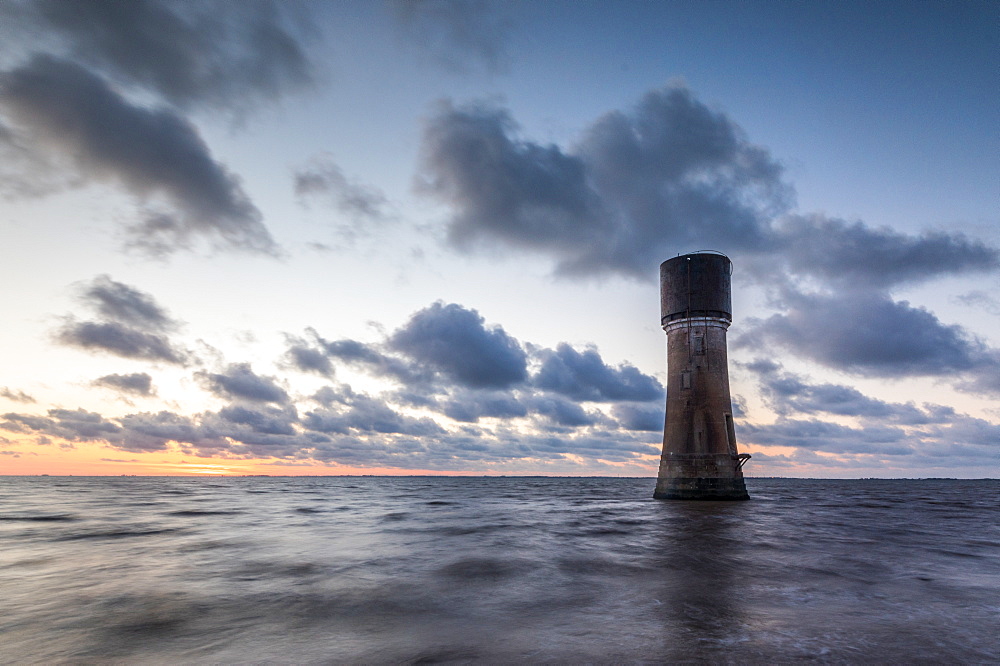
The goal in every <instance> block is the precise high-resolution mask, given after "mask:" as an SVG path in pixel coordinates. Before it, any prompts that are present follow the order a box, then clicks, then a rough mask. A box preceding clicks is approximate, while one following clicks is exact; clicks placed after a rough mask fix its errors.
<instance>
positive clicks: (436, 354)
mask: <svg viewBox="0 0 1000 666" xmlns="http://www.w3.org/2000/svg"><path fill="white" fill-rule="evenodd" d="M387 345H388V347H389V348H390V349H392V350H394V351H397V352H400V353H403V354H406V355H407V356H409V357H410V358H412V359H413V360H415V361H416V362H418V363H421V364H423V365H425V366H427V367H428V368H431V369H433V370H435V371H437V372H439V373H441V374H443V375H445V376H446V377H448V378H449V379H451V380H453V381H456V382H457V383H459V384H460V385H462V386H466V387H470V388H503V387H506V386H510V385H512V384H517V383H519V382H523V381H524V380H525V379H526V378H527V355H526V354H525V352H524V349H523V348H522V347H521V345H520V343H518V341H517V340H515V339H514V338H512V337H510V336H509V335H507V333H506V332H505V331H504V330H503V328H501V327H499V326H493V327H490V328H487V327H486V326H485V320H484V319H483V317H482V316H480V314H479V313H478V312H477V311H475V310H469V309H466V308H464V307H462V306H460V305H456V304H454V303H451V304H448V305H445V304H444V303H441V302H437V303H434V304H433V305H431V306H430V307H428V308H424V309H423V310H420V311H419V312H416V313H414V314H413V315H412V316H411V317H410V320H409V321H408V322H407V323H406V324H405V325H404V326H403V327H402V328H400V329H398V330H397V331H395V332H394V333H393V334H392V335H391V336H390V337H389V339H388V341H387Z"/></svg>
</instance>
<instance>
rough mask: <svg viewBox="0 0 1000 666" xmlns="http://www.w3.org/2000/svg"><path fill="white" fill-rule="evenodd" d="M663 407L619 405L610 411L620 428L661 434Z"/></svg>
mask: <svg viewBox="0 0 1000 666" xmlns="http://www.w3.org/2000/svg"><path fill="white" fill-rule="evenodd" d="M664 412H665V407H664V406H662V405H660V406H658V407H648V406H639V405H633V404H628V403H619V404H617V405H615V406H614V407H613V408H612V409H611V413H612V414H613V415H614V417H615V418H616V419H618V422H619V423H621V425H622V427H623V428H625V429H626V430H640V431H644V432H656V433H661V432H663V423H664Z"/></svg>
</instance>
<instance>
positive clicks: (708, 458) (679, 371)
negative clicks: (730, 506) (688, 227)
mask: <svg viewBox="0 0 1000 666" xmlns="http://www.w3.org/2000/svg"><path fill="white" fill-rule="evenodd" d="M732 272H733V264H732V262H731V261H730V260H729V257H727V256H725V255H724V254H721V253H718V252H695V253H692V254H684V255H680V256H677V257H674V258H673V259H668V260H667V261H664V262H663V263H662V264H660V324H661V325H662V326H663V330H664V332H666V334H667V414H666V419H665V422H664V428H663V454H662V456H661V457H660V472H659V476H658V478H657V481H656V490H655V491H654V492H653V497H654V498H656V499H692V500H693V499H698V500H745V499H750V496H749V495H748V494H747V489H746V484H745V482H744V480H743V469H742V468H743V464H744V463H745V462H746V461H747V460H748V459H749V458H750V456H749V454H746V453H743V454H740V453H739V452H738V451H737V449H736V430H735V428H734V427H733V404H732V399H731V397H730V394H729V360H728V355H727V351H726V331H727V330H728V329H729V325H730V324H731V323H732V320H733V314H732V312H733V308H732V286H731V285H732V281H731V276H732Z"/></svg>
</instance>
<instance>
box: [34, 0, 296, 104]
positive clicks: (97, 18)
mask: <svg viewBox="0 0 1000 666" xmlns="http://www.w3.org/2000/svg"><path fill="white" fill-rule="evenodd" d="M25 9H26V10H27V11H25V12H23V14H22V18H23V19H24V20H27V21H33V22H34V23H35V24H36V25H39V26H40V27H41V29H42V32H43V34H45V35H46V36H47V37H48V39H47V40H42V41H43V46H48V47H49V48H50V49H53V50H56V51H60V52H61V51H65V52H66V53H67V54H68V55H69V56H70V57H72V59H74V60H76V61H78V62H83V63H86V64H87V65H89V66H92V67H95V68H98V69H101V70H103V71H105V72H107V73H108V74H109V75H111V76H112V77H113V78H115V79H116V80H118V81H120V82H122V83H126V84H129V85H133V86H136V87H139V88H142V89H145V90H148V91H154V92H155V93H156V94H158V95H159V96H161V97H162V98H164V99H165V100H168V101H169V102H170V103H172V104H174V105H177V106H180V107H190V106H206V107H210V108H214V109H228V110H233V109H237V110H242V109H245V108H246V107H248V106H251V105H254V104H259V103H261V102H265V103H266V102H271V101H273V100H274V99H276V98H279V97H280V96H282V95H283V94H285V93H287V92H291V91H295V90H298V89H302V88H305V87H308V86H310V85H312V84H313V83H314V79H315V76H314V73H313V67H312V65H311V63H310V62H309V59H308V57H307V52H306V49H305V42H306V41H307V40H308V38H309V36H310V34H311V33H312V30H309V29H307V28H305V26H306V22H305V21H304V20H302V18H303V17H301V16H297V14H298V13H301V10H302V8H301V7H298V6H294V7H293V6H292V5H291V4H289V3H279V2H266V1H255V2H244V3H192V2H171V1H157V0H131V1H130V2H61V1H60V0H38V1H36V2H33V3H30V4H29V5H27V7H26V8H25ZM24 32H25V33H26V34H29V35H30V34H33V32H32V31H30V30H25V31H24ZM54 35H58V37H59V39H53V38H52V37H53V36H54ZM36 45H37V44H36V43H33V44H29V45H28V46H29V47H31V48H34V47H36Z"/></svg>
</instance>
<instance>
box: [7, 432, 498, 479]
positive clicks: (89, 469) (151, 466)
mask: <svg viewBox="0 0 1000 666" xmlns="http://www.w3.org/2000/svg"><path fill="white" fill-rule="evenodd" d="M0 447H2V451H3V454H2V455H0V476H40V475H49V476H122V475H126V476H131V475H134V476H191V477H199V476H202V477H203V476H256V475H267V476H362V475H373V476H412V475H420V476H425V475H426V476H482V475H483V474H484V473H491V472H487V471H485V470H478V471H460V470H428V469H402V468H397V467H353V466H348V465H339V464H336V463H320V462H316V461H311V460H303V461H279V460H274V459H265V458H252V459H243V458H206V457H200V456H196V455H191V454H189V453H184V452H183V451H181V450H180V449H179V448H178V447H176V446H175V445H171V447H170V448H169V449H167V450H164V451H150V452H140V453H135V452H131V451H121V450H119V449H113V448H111V447H109V446H106V445H103V444H100V443H93V442H85V443H80V442H74V443H69V442H63V443H62V444H59V443H52V444H38V443H37V442H35V441H34V439H24V440H21V441H12V440H8V442H7V443H4V444H0Z"/></svg>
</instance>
